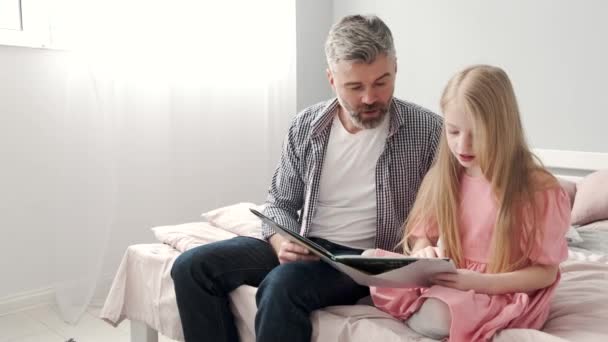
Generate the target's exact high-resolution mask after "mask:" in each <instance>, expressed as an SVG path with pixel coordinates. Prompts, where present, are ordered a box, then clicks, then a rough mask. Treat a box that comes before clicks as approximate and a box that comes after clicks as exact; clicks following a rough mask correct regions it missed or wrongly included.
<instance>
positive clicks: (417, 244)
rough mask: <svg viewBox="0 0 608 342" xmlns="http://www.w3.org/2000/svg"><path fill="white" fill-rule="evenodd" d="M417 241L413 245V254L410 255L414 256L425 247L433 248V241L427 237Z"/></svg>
mask: <svg viewBox="0 0 608 342" xmlns="http://www.w3.org/2000/svg"><path fill="white" fill-rule="evenodd" d="M415 239H416V240H414V243H413V244H412V253H410V254H414V253H415V252H417V251H419V250H421V249H423V248H425V247H428V246H431V241H430V240H429V239H427V238H425V237H421V238H415Z"/></svg>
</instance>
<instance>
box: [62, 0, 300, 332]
mask: <svg viewBox="0 0 608 342" xmlns="http://www.w3.org/2000/svg"><path fill="white" fill-rule="evenodd" d="M52 14H53V17H52V18H53V22H52V24H53V26H52V28H53V32H54V34H53V41H54V42H55V43H56V44H59V45H60V46H64V47H66V48H67V49H68V50H69V51H70V52H69V53H68V55H69V56H70V58H69V59H66V65H65V69H66V70H67V74H66V82H65V89H63V90H62V91H63V93H64V98H65V101H64V103H63V106H64V108H62V111H61V112H62V113H63V114H62V116H61V117H60V118H58V124H57V130H58V131H57V136H58V137H59V140H58V141H59V142H60V144H61V148H60V149H59V150H60V151H61V152H60V153H59V155H57V156H55V161H54V165H56V166H57V168H58V170H57V173H56V174H57V175H59V176H58V177H57V182H56V186H55V189H56V194H55V200H54V203H52V205H53V206H54V208H55V212H56V213H57V215H56V217H55V220H56V226H57V227H55V228H54V229H56V230H57V234H56V235H55V236H56V239H55V241H54V249H55V250H54V253H53V258H54V265H55V266H56V269H55V270H54V272H53V273H54V274H55V279H56V281H55V286H54V287H55V289H56V293H57V296H56V298H57V303H58V307H59V309H60V311H61V314H62V315H63V317H64V319H65V320H66V321H68V322H75V321H77V320H78V318H79V317H80V316H81V315H82V314H83V312H84V310H85V309H86V308H87V306H88V305H90V304H91V302H92V301H94V302H96V303H97V304H100V303H102V302H103V296H104V295H105V294H106V291H107V289H108V285H109V283H110V281H111V279H112V277H113V275H114V271H115V270H116V267H117V266H118V263H119V261H120V259H121V257H122V253H123V252H124V250H125V248H126V247H127V246H128V245H129V244H134V243H145V242H153V238H152V234H151V232H150V230H149V228H150V227H152V226H158V225H167V224H178V223H185V222H189V221H196V220H198V219H199V217H198V216H199V215H200V214H201V213H202V212H203V211H206V210H209V209H212V208H215V207H218V206H221V205H227V204H231V203H235V202H238V201H254V202H261V201H263V199H264V197H265V193H266V189H267V186H268V185H269V182H270V179H271V176H272V170H273V168H274V166H275V163H276V161H277V159H278V156H279V153H280V146H281V143H282V139H283V136H284V134H285V132H286V129H287V125H288V122H289V120H290V119H291V117H292V116H293V115H294V114H295V113H294V111H295V103H296V102H295V5H294V1H293V0H290V1H287V0H267V1H245V0H243V1H234V0H232V1H226V0H222V1H175V0H164V1H149V0H148V1H138V0H120V1H116V0H112V1H108V0H104V1H82V0H78V1H69V0H63V1H61V2H55V6H54V7H53V11H52Z"/></svg>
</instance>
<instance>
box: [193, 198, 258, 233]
mask: <svg viewBox="0 0 608 342" xmlns="http://www.w3.org/2000/svg"><path fill="white" fill-rule="evenodd" d="M264 206H265V205H264V204H262V205H257V204H255V203H248V202H243V203H237V204H233V205H229V206H225V207H222V208H218V209H214V210H211V211H208V212H206V213H204V214H203V215H202V217H203V219H204V220H206V221H207V222H209V223H210V224H211V225H213V226H216V227H219V228H222V229H224V230H227V231H229V232H231V233H233V234H236V235H239V236H249V237H253V238H256V239H262V221H260V219H259V218H258V217H257V216H255V215H254V214H252V213H251V211H249V209H251V208H253V209H256V210H258V211H262V210H264Z"/></svg>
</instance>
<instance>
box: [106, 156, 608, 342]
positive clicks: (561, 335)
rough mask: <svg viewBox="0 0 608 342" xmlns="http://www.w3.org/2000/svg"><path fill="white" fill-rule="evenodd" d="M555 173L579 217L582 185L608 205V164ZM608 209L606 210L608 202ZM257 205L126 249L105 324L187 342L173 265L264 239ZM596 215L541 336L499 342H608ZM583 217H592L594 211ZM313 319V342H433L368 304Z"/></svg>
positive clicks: (603, 228) (135, 340) (148, 341)
mask: <svg viewBox="0 0 608 342" xmlns="http://www.w3.org/2000/svg"><path fill="white" fill-rule="evenodd" d="M604 157H605V155H604ZM579 164H580V163H579ZM550 165H554V166H555V165H556V164H555V163H553V164H550ZM557 167H558V168H556V169H555V170H557V171H555V173H559V174H560V175H562V174H565V176H564V177H563V178H562V179H563V181H564V183H563V185H564V187H565V188H566V187H570V191H569V192H571V193H572V192H574V193H572V194H571V196H572V197H573V198H574V205H575V206H574V207H573V212H574V210H575V209H577V207H576V205H577V204H578V202H577V201H578V200H579V198H578V197H576V196H579V194H580V195H581V196H583V195H584V194H583V193H582V192H581V193H577V187H579V186H580V185H581V183H582V185H585V186H586V187H585V188H584V189H593V190H594V192H593V194H596V193H597V192H598V184H600V187H603V186H604V185H603V184H604V182H605V181H606V183H605V187H604V188H601V192H600V195H599V196H600V200H599V202H602V198H606V199H608V170H605V171H598V172H593V173H592V172H591V171H594V170H597V169H600V168H606V169H608V163H607V164H606V165H604V164H600V165H597V164H594V168H589V167H580V168H579V169H576V168H574V167H571V166H570V167H569V168H568V169H569V170H570V171H572V170H573V171H574V172H570V173H567V172H564V171H565V170H564V168H563V167H562V165H561V164H557ZM581 169H583V170H584V169H586V170H587V171H582V170H581ZM588 174H589V175H588ZM597 174H600V176H601V177H600V178H599V181H598V180H596V179H595V178H597V176H595V175H597ZM592 176H594V177H595V178H593V177H592ZM588 178H593V179H592V180H593V181H594V182H591V183H589V182H587V183H585V182H586V180H587V179H588ZM604 178H605V180H604ZM572 187H574V191H572ZM585 191H587V192H589V190H585ZM594 196H596V195H594ZM602 196H603V197H602ZM587 197H589V196H587ZM591 200H592V204H591V205H590V204H585V203H583V204H585V205H587V206H591V207H593V206H596V207H597V205H596V204H597V202H598V201H594V198H593V196H591ZM606 202H607V205H608V200H607V201H606ZM581 203H582V202H581ZM602 203H603V202H602ZM602 203H600V204H602ZM252 206H254V205H253V204H250V203H241V204H236V205H231V206H226V207H223V208H220V209H218V210H214V211H211V212H208V213H206V214H205V220H206V222H193V223H186V224H180V225H175V226H165V227H155V228H153V229H152V230H153V233H154V235H155V237H156V238H157V240H159V242H158V243H154V244H138V245H132V246H129V247H128V248H127V250H126V252H125V254H124V257H123V260H122V262H121V264H120V266H119V269H118V271H117V273H116V276H115V278H114V281H113V284H112V287H111V289H110V292H109V294H108V297H107V299H106V302H105V305H104V307H103V309H102V311H101V314H100V316H101V318H102V319H104V320H105V321H107V322H108V323H110V324H112V325H115V326H116V325H118V324H119V323H120V322H121V321H123V320H124V319H129V320H130V321H131V341H132V342H156V341H157V340H158V333H160V334H163V335H165V336H167V337H169V338H171V339H174V340H180V341H181V340H183V335H182V331H181V324H180V320H179V313H178V311H177V304H176V302H175V292H174V289H173V282H172V280H171V276H170V270H171V267H172V265H173V261H174V260H175V258H176V257H177V256H178V255H179V254H180V253H181V252H183V251H185V250H187V249H190V248H194V247H196V246H200V245H202V244H205V243H209V242H212V241H218V240H222V239H229V238H232V237H234V236H237V235H245V236H252V237H259V234H260V232H259V227H258V225H259V222H258V220H257V219H256V218H255V217H253V218H252V217H251V214H249V213H248V212H247V209H248V208H249V207H252ZM579 207H580V205H579ZM600 207H601V206H600ZM596 209H597V208H594V210H595V212H593V213H592V214H594V215H595V216H594V215H591V218H592V219H593V220H592V221H591V222H584V224H580V225H579V226H577V227H576V228H575V229H574V228H573V230H574V233H578V235H579V236H580V238H582V240H577V239H578V237H576V239H575V240H572V243H571V244H570V248H569V249H570V252H569V258H568V260H567V261H565V262H564V263H563V264H562V265H561V272H562V281H561V282H560V284H559V287H558V289H557V291H556V295H555V298H554V300H553V303H552V307H551V313H550V316H549V319H548V321H547V323H546V324H545V326H544V327H543V329H542V331H536V330H529V329H507V330H503V331H502V332H500V333H499V334H497V335H496V336H495V338H494V341H495V342H504V341H555V342H557V341H577V342H578V341H608V324H606V323H607V322H608V215H607V217H606V218H605V219H596V218H597V217H598V216H597V210H596ZM601 210H603V208H600V211H601ZM579 211H580V210H579ZM585 213H586V214H589V212H588V210H587V212H585ZM607 214H608V212H607ZM247 215H250V216H247ZM579 216H580V215H579ZM588 216H589V215H588ZM587 219H589V217H587ZM581 222H582V221H581ZM255 291H256V289H255V288H254V287H251V286H241V287H239V288H237V289H236V290H235V291H233V292H232V293H231V294H230V298H231V302H232V304H231V309H232V311H233V313H234V315H235V322H236V325H237V329H238V330H239V335H240V337H241V341H243V342H249V341H255V333H254V325H253V322H254V317H255V312H256V304H255ZM311 320H312V322H313V339H312V341H316V342H322V341H352V342H359V341H361V342H363V341H370V340H374V339H380V340H382V341H386V342H393V341H394V342H407V341H425V342H430V341H435V340H432V339H428V338H425V337H422V336H420V335H418V334H416V333H415V332H413V331H412V330H410V329H409V328H408V327H407V326H406V325H405V324H403V323H402V322H400V321H398V320H396V319H394V318H392V317H391V316H390V315H387V314H385V313H383V312H381V311H380V310H377V309H376V308H375V307H373V306H371V305H369V302H367V301H365V300H363V301H361V303H359V304H358V305H352V306H334V307H328V308H325V309H323V310H317V311H315V312H313V313H312V315H311Z"/></svg>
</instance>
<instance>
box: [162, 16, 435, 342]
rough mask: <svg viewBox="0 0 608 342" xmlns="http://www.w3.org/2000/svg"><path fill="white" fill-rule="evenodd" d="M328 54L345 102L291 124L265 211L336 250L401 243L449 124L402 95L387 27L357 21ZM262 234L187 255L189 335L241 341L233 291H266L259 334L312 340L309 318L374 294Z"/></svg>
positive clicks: (179, 264)
mask: <svg viewBox="0 0 608 342" xmlns="http://www.w3.org/2000/svg"><path fill="white" fill-rule="evenodd" d="M325 52H326V57H327V63H328V69H327V76H328V79H329V82H330V84H331V86H332V88H333V90H334V91H335V93H336V96H337V98H336V99H332V100H329V101H327V102H323V103H319V104H316V105H314V106H311V107H309V108H307V109H305V110H304V111H302V112H301V113H299V114H298V115H297V116H296V118H295V119H294V121H293V123H292V125H291V127H290V129H289V132H288V134H287V138H286V140H285V144H284V148H283V153H282V155H281V159H280V162H279V165H278V167H277V169H276V172H275V174H274V176H273V178H272V183H271V186H270V190H269V194H268V198H267V207H266V209H265V214H266V215H267V216H269V217H272V218H273V219H274V220H275V221H277V222H279V223H280V224H282V225H283V226H285V227H288V228H289V229H291V230H293V231H294V232H299V233H300V234H302V235H304V236H308V237H309V238H311V239H312V240H313V241H315V242H317V243H319V244H320V245H322V246H324V247H325V248H326V249H328V250H330V251H331V252H333V253H334V254H354V253H357V254H360V253H362V252H363V250H365V249H367V248H374V247H378V248H383V249H387V250H392V249H395V248H396V246H398V242H399V240H400V239H401V238H402V230H401V225H402V223H403V222H404V220H405V218H406V216H407V213H408V212H409V210H410V207H411V205H412V203H413V201H414V198H415V196H416V192H417V190H418V187H419V186H420V182H421V181H422V178H423V176H424V175H425V174H426V172H427V170H428V169H429V167H430V166H431V163H432V161H433V158H434V155H435V150H436V148H437V145H438V141H439V136H440V132H441V125H442V121H441V118H440V117H438V116H437V115H435V114H433V113H431V112H429V111H427V110H425V109H423V108H421V107H419V106H417V105H414V104H411V103H408V102H405V101H401V100H398V99H395V98H393V90H394V85H395V75H396V72H397V59H396V56H395V48H394V45H393V39H392V35H391V32H390V30H389V29H388V27H387V26H386V25H385V24H384V23H383V22H382V21H381V20H380V19H379V18H377V17H375V16H358V15H355V16H348V17H345V18H343V19H342V20H340V21H339V22H338V23H337V24H335V25H334V26H333V27H332V29H331V30H330V32H329V36H328V38H327V42H326V46H325ZM263 234H264V237H265V238H266V239H267V240H268V242H270V243H268V242H266V241H262V240H257V239H253V238H246V237H237V238H234V239H231V240H226V241H220V242H216V243H212V244H208V245H204V246H201V247H198V248H195V249H192V250H190V251H187V252H185V253H183V254H182V255H181V256H180V257H179V258H178V259H177V260H176V261H175V264H174V266H173V269H172V272H171V275H172V277H173V280H174V282H175V291H176V294H177V303H178V308H179V312H180V317H181V319H182V326H183V329H184V336H185V338H186V341H188V342H195V341H197V342H198V341H214V342H215V341H238V340H239V339H238V333H237V330H236V328H235V325H234V321H233V316H232V313H231V311H230V308H229V305H228V294H229V292H230V291H232V290H234V289H236V288H237V287H238V286H240V285H244V284H247V285H251V286H258V291H257V294H256V301H257V306H258V312H257V315H256V318H255V329H256V338H257V340H258V341H264V342H270V341H291V342H296V341H310V339H311V334H312V326H311V322H310V318H309V316H310V313H311V312H312V311H314V310H316V309H320V308H323V307H326V306H330V305H349V304H354V303H356V302H357V301H358V300H359V299H361V298H363V297H365V296H367V295H368V294H369V289H368V288H367V287H363V286H360V285H358V284H356V283H355V282H354V281H353V280H352V279H350V278H349V277H348V276H347V275H345V274H343V273H340V272H339V271H336V270H335V269H333V268H332V267H330V266H329V265H327V264H325V263H324V262H322V261H319V260H318V259H317V258H316V257H314V256H313V255H311V254H308V253H307V251H306V250H305V249H303V248H301V247H299V246H297V245H295V244H293V243H290V242H287V241H286V240H284V239H283V238H282V237H281V236H279V235H278V234H274V232H273V231H272V230H271V229H270V228H269V227H267V226H264V227H263Z"/></svg>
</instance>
